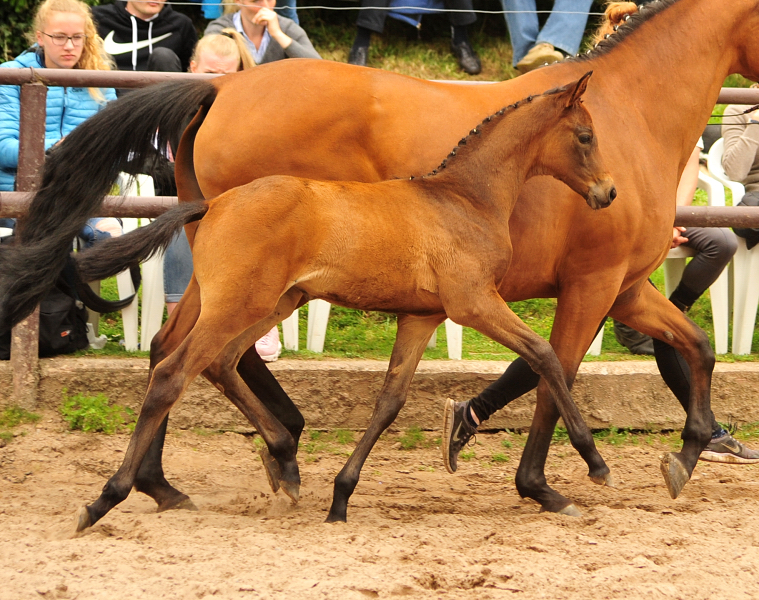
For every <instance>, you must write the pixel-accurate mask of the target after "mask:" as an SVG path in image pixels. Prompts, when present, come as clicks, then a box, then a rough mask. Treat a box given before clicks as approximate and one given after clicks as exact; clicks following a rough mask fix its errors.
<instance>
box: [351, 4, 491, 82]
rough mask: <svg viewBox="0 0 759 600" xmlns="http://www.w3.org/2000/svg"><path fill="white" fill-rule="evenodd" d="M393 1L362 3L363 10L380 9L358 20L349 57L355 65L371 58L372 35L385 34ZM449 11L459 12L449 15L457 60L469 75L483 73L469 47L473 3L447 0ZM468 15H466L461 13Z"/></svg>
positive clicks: (362, 13) (454, 53)
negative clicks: (388, 9)
mask: <svg viewBox="0 0 759 600" xmlns="http://www.w3.org/2000/svg"><path fill="white" fill-rule="evenodd" d="M388 6H390V0H361V8H367V7H371V8H377V9H379V10H362V11H360V12H359V15H358V19H357V20H356V28H357V32H356V39H355V40H354V41H353V47H352V48H351V51H350V54H349V55H348V62H349V63H350V64H352V65H360V66H362V67H365V66H366V59H367V57H368V55H369V40H370V38H371V35H372V32H374V33H382V30H383V29H384V28H385V19H386V18H387V12H388V11H387V10H385V9H387V8H388ZM445 7H446V9H450V10H453V11H456V12H450V13H448V17H449V19H450V22H451V52H453V55H454V56H455V57H456V59H457V60H458V63H459V67H461V69H462V70H463V71H464V72H465V73H468V74H469V75H476V74H477V73H479V72H480V71H481V70H482V65H481V63H480V57H479V56H477V53H476V52H475V51H474V50H473V49H472V46H471V45H470V44H469V34H468V33H467V26H468V25H471V24H472V23H474V22H475V21H476V20H477V17H476V16H475V14H474V12H472V0H445ZM461 11H465V12H461Z"/></svg>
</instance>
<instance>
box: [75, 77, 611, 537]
mask: <svg viewBox="0 0 759 600" xmlns="http://www.w3.org/2000/svg"><path fill="white" fill-rule="evenodd" d="M589 78H590V73H588V74H586V75H584V76H583V77H582V78H581V79H580V80H579V81H577V82H573V83H571V84H569V85H568V86H565V87H563V88H559V89H558V90H556V91H551V92H548V93H546V94H543V95H541V96H537V97H534V98H533V97H529V98H527V99H525V100H523V101H521V102H518V103H516V104H514V105H511V106H509V107H507V108H504V109H502V110H500V111H499V112H498V113H496V114H495V115H493V116H492V117H488V118H487V119H485V121H484V122H483V123H481V124H480V125H478V126H477V127H475V128H474V129H473V130H472V132H471V133H470V135H469V136H467V137H466V138H465V139H464V140H462V141H461V142H460V143H459V145H458V146H457V147H456V148H455V149H454V150H453V151H452V152H451V154H450V155H449V156H448V158H447V159H446V160H445V161H444V162H443V164H442V165H441V166H440V167H438V169H436V170H435V171H433V172H432V173H431V174H429V175H427V176H425V177H420V178H414V179H410V180H409V179H405V180H395V181H384V182H380V183H355V182H321V181H314V180H310V179H303V178H299V177H283V176H270V177H264V178H260V179H257V180H255V181H253V182H252V183H249V184H246V185H243V186H241V187H239V188H233V189H232V190H230V191H227V192H225V193H224V194H222V195H221V196H219V197H217V198H215V199H213V200H211V201H208V202H198V203H195V204H185V205H183V206H179V207H178V208H176V209H174V210H173V211H171V212H169V213H168V214H166V215H163V216H162V217H161V218H160V219H159V220H158V221H157V222H156V223H155V224H154V225H151V226H148V227H144V228H141V229H139V230H137V231H136V232H133V233H131V234H129V235H126V236H122V237H119V238H115V239H113V240H106V241H105V242H103V243H100V244H98V245H97V246H96V247H94V248H93V249H92V250H90V251H88V252H84V253H82V254H80V255H78V256H77V264H78V269H79V272H80V273H81V274H83V275H86V276H88V277H89V278H91V279H101V278H103V277H107V276H112V275H115V274H116V273H118V272H119V271H120V270H121V269H122V268H123V264H124V261H128V262H140V261H142V260H145V259H146V258H147V257H148V256H149V254H150V253H152V252H154V251H155V250H156V249H157V248H159V247H161V246H162V245H163V246H166V245H168V244H169V243H170V242H171V241H172V239H173V238H174V237H175V235H176V233H177V231H178V230H179V229H180V228H181V227H183V226H184V225H185V224H186V223H188V222H191V221H195V220H197V219H199V218H202V220H201V221H200V224H199V226H198V229H197V232H196V234H195V244H194V267H195V276H196V278H197V281H198V284H199V287H200V291H201V296H202V298H203V309H202V311H201V314H200V317H199V318H198V320H197V322H196V323H195V326H194V327H193V329H192V331H191V332H190V333H189V335H188V336H187V337H186V338H185V340H184V341H183V342H182V344H181V345H180V346H179V348H177V349H176V350H175V351H174V352H173V353H172V354H171V355H169V356H168V357H167V358H166V359H165V360H163V361H162V362H161V363H160V364H159V365H157V366H156V368H155V370H154V371H153V375H152V380H151V383H150V386H149V388H148V392H147V395H146V397H145V402H144V403H143V409H142V412H141V414H140V418H139V420H138V422H137V426H136V427H135V431H134V435H133V436H132V439H131V441H130V443H129V449H128V450H127V453H126V458H125V460H124V463H123V464H122V466H121V468H120V469H119V470H118V472H117V473H116V474H115V475H114V476H113V477H112V478H111V479H110V480H109V481H108V483H107V484H106V485H105V487H104V488H103V493H102V494H101V496H100V497H99V498H98V499H97V500H96V501H95V502H94V503H93V504H91V505H89V506H87V507H85V508H84V509H83V510H82V511H81V512H80V517H81V519H80V520H79V521H78V524H77V527H78V530H83V529H85V528H86V527H88V526H91V525H92V524H94V523H95V522H97V521H98V520H99V519H100V518H101V517H102V516H103V515H105V514H106V513H107V512H108V511H109V510H110V509H111V508H113V506H115V505H116V504H118V503H119V502H121V501H122V500H124V499H125V498H126V497H127V495H128V494H129V492H130V490H131V489H132V487H133V486H134V483H135V478H136V475H137V471H138V469H139V467H140V465H141V463H142V460H143V458H144V456H145V453H146V452H147V450H148V447H149V446H150V444H151V441H152V440H153V437H154V436H155V434H156V431H157V430H158V428H159V427H160V425H161V422H162V421H163V419H164V417H165V416H166V415H167V414H168V412H169V410H170V409H171V407H172V406H173V404H174V402H176V401H177V400H178V399H179V396H180V395H181V394H182V392H183V391H184V390H185V389H186V387H187V386H188V385H189V384H190V383H191V382H192V381H193V380H194V379H195V377H197V375H199V374H200V373H201V371H210V372H213V373H216V376H215V377H214V379H215V380H216V381H217V382H218V383H219V384H220V385H221V387H222V388H223V389H224V390H225V393H227V395H229V396H230V397H231V398H233V399H234V400H235V403H236V404H237V406H239V407H240V408H241V410H242V411H243V412H244V414H245V415H246V416H247V417H248V418H249V419H250V421H251V422H252V423H253V424H254V426H255V427H256V429H257V430H258V432H259V433H260V434H261V435H262V436H263V438H264V440H265V441H266V444H267V446H268V447H269V449H270V450H271V456H273V457H274V459H275V462H274V463H273V464H272V465H270V466H274V465H276V466H279V468H274V469H272V470H271V471H269V477H270V479H271V480H272V481H273V482H274V484H275V486H281V489H283V490H284V491H285V493H287V494H288V495H289V496H290V498H291V499H292V500H293V501H294V502H297V500H298V497H299V493H300V476H299V472H298V467H297V463H296V461H295V455H296V451H297V447H296V446H295V444H294V440H293V438H292V436H291V435H290V433H289V432H288V431H287V429H285V428H284V427H283V426H282V425H281V424H280V423H279V421H277V420H276V418H274V417H273V415H272V414H271V413H270V412H269V411H268V410H267V409H266V408H265V407H264V406H263V405H262V404H261V402H260V401H259V400H258V399H257V398H256V397H255V396H254V395H253V394H252V393H251V392H250V390H249V389H248V388H247V386H245V384H244V382H243V381H242V379H240V376H239V375H238V374H237V371H236V366H237V361H238V360H239V357H240V356H241V355H242V354H243V353H244V352H245V351H246V350H247V349H248V348H249V347H250V345H251V344H253V343H254V342H255V341H256V340H257V339H258V338H260V337H261V336H262V335H263V334H264V333H266V331H268V330H269V329H271V327H272V326H273V325H275V324H276V323H278V322H279V321H280V320H281V319H282V318H283V316H285V315H289V314H290V313H291V312H292V311H293V310H294V308H295V307H296V306H299V305H301V304H302V303H303V302H304V300H305V299H311V298H323V299H328V300H329V301H330V302H333V303H337V304H340V305H342V306H346V307H349V308H358V309H361V310H382V311H386V312H393V313H398V333H397V336H396V342H395V345H394V347H393V355H392V357H391V360H390V366H389V368H388V372H387V376H386V378H385V383H384V385H383V388H382V390H381V391H380V394H379V396H378V400H377V406H376V408H375V411H374V413H373V414H372V418H371V421H370V423H369V426H368V427H367V430H366V433H365V434H364V436H363V437H362V438H361V441H360V442H359V444H358V446H357V447H356V449H355V450H354V452H353V453H352V454H351V456H350V458H349V459H348V462H347V463H346V465H345V466H344V468H343V469H342V470H341V471H340V474H339V475H338V476H337V478H336V480H335V493H334V498H333V502H332V508H331V510H330V512H329V515H328V517H327V521H345V520H346V518H347V505H348V499H349V498H350V496H351V494H352V493H353V490H354V488H355V487H356V484H357V483H358V479H359V475H360V471H361V467H362V466H363V464H364V462H365V460H366V457H367V456H368V454H369V452H370V451H371V449H372V447H373V446H374V444H375V442H376V441H377V439H379V436H380V435H381V434H382V433H383V432H384V431H385V429H387V427H388V426H389V425H390V424H391V423H392V422H393V421H394V420H395V417H396V416H397V414H398V411H400V409H401V407H402V406H403V404H404V403H405V400H406V395H407V393H408V387H409V385H410V383H411V378H412V377H413V374H414V371H415V370H416V366H417V364H418V362H419V359H420V358H421V356H422V353H423V352H424V349H425V348H426V346H427V343H428V342H429V339H430V337H431V335H432V333H433V332H434V331H435V329H436V328H437V327H438V325H440V324H441V323H442V322H443V321H444V320H445V318H446V315H447V316H449V317H451V318H452V319H454V320H455V321H456V322H458V323H461V324H463V325H466V326H468V327H473V328H474V329H477V330H478V331H480V332H482V333H483V334H485V335H488V336H489V337H491V338H492V339H494V340H496V341H498V342H500V343H501V344H504V345H505V346H507V347H509V348H511V349H513V350H515V351H516V352H518V353H519V354H520V355H521V356H524V357H525V359H526V360H527V361H528V362H529V364H530V365H531V366H532V367H533V368H534V369H535V371H536V372H538V373H540V374H541V375H542V376H543V378H544V379H545V381H546V382H547V385H548V387H549V388H550V389H551V392H552V394H553V396H554V398H555V400H556V404H557V406H558V407H559V410H560V412H561V415H562V417H563V418H564V420H565V422H567V424H568V429H569V430H570V431H571V434H570V435H571V437H572V440H573V443H574V444H575V447H576V448H577V449H578V450H579V452H580V454H581V455H582V456H583V457H584V458H585V459H586V461H587V462H588V464H589V465H591V469H590V473H589V475H590V477H591V479H592V480H593V481H595V482H596V483H600V484H605V483H608V482H609V479H608V476H609V468H608V467H607V466H606V464H605V463H604V461H603V459H602V458H601V456H600V455H599V454H598V451H597V450H596V448H595V446H594V443H593V436H592V435H591V433H590V430H589V429H588V428H587V426H586V425H585V423H584V421H583V420H582V417H581V416H580V413H579V411H578V410H577V407H576V406H575V404H574V403H573V402H572V399H571V396H570V394H569V390H568V389H567V385H566V382H565V381H564V374H563V371H562V368H561V365H560V364H559V361H558V359H557V358H556V355H555V354H554V352H553V350H552V349H551V345H550V344H549V343H548V342H547V341H545V340H543V339H542V338H541V337H540V336H539V335H537V334H536V333H534V332H533V331H532V330H531V329H530V328H529V327H527V326H526V325H525V324H524V323H522V321H520V320H519V318H518V317H517V316H516V315H515V314H514V313H513V312H512V311H511V310H510V309H509V307H508V305H507V304H506V302H504V300H503V299H502V298H501V297H500V296H499V295H498V285H499V284H500V283H501V282H502V281H503V280H504V279H506V278H508V276H509V275H508V271H509V265H510V262H511V254H512V250H511V240H510V237H509V225H508V221H509V216H510V214H511V212H512V210H513V208H514V203H515V202H516V200H517V197H518V194H519V190H520V189H521V188H522V186H523V184H524V182H525V180H526V179H527V178H530V177H533V176H537V175H551V176H553V177H556V178H558V179H560V180H561V181H563V182H564V183H565V184H567V185H568V186H569V187H570V188H571V189H573V190H574V191H575V192H577V193H578V194H580V195H581V196H582V197H584V198H585V199H586V201H587V204H588V205H589V206H590V207H591V208H593V209H600V208H604V207H607V206H609V205H610V204H611V202H612V200H613V199H614V198H615V196H616V190H615V189H614V184H613V182H612V181H611V179H610V178H609V176H608V174H607V173H606V172H605V170H604V168H603V164H602V163H601V161H600V160H599V153H598V144H597V141H596V139H595V136H594V132H593V125H592V121H591V118H590V115H589V114H588V111H587V110H585V108H584V107H583V106H582V104H581V97H582V94H583V92H584V91H585V89H586V86H587V83H588V79H589ZM577 199H578V200H579V197H578V198H577ZM182 308H183V307H182V306H179V307H178V308H177V310H182Z"/></svg>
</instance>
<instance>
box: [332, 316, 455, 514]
mask: <svg viewBox="0 0 759 600" xmlns="http://www.w3.org/2000/svg"><path fill="white" fill-rule="evenodd" d="M444 320H445V315H444V314H442V315H431V316H426V317H416V316H410V315H398V333H397V334H396V337H395V344H394V345H393V354H392V356H391V357H390V365H389V366H388V370H387V374H386V375H385V383H384V384H383V386H382V390H381V391H380V393H379V396H378V397H377V402H376V403H375V405H374V412H373V413H372V418H371V420H370V422H369V426H368V427H367V428H366V433H364V435H363V437H362V438H361V440H360V441H359V443H358V444H357V445H356V449H355V450H354V451H353V454H351V457H350V458H349V459H348V462H346V463H345V466H344V467H343V468H342V470H341V471H340V473H338V474H337V477H335V490H334V495H333V498H332V506H331V507H330V509H329V514H328V515H327V523H333V522H335V521H346V520H347V513H348V500H349V499H350V497H351V495H352V494H353V490H354V489H356V485H358V479H359V475H360V474H361V468H362V467H363V466H364V462H365V461H366V458H367V457H368V456H369V452H371V450H372V448H373V447H374V444H375V443H376V442H377V440H378V439H379V436H380V435H381V434H382V432H383V431H385V429H387V428H388V427H389V426H390V424H391V423H392V422H393V421H394V420H395V417H397V416H398V413H399V412H400V410H401V408H403V405H404V404H405V402H406V395H407V394H408V388H409V386H410V385H411V379H412V378H413V376H414V371H415V370H416V366H417V365H418V364H419V360H420V359H421V358H422V355H423V354H424V349H425V348H426V347H427V343H428V342H429V340H430V338H431V337H432V333H433V332H434V331H435V328H437V326H438V325H440V323H442V322H443V321H444Z"/></svg>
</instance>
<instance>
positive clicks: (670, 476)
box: [661, 452, 690, 500]
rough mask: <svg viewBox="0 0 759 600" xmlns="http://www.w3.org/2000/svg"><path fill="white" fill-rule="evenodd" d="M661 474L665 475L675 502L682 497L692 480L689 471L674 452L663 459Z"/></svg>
mask: <svg viewBox="0 0 759 600" xmlns="http://www.w3.org/2000/svg"><path fill="white" fill-rule="evenodd" d="M661 474H662V475H664V481H665V482H666V483H667V489H668V490H669V495H670V496H671V497H672V499H673V500H674V499H675V498H677V497H678V496H679V495H680V492H682V491H683V488H684V487H685V484H686V483H688V481H689V480H690V475H689V474H688V470H687V469H686V468H685V466H684V465H683V463H682V462H681V461H680V459H679V458H678V457H677V456H676V455H675V454H674V453H673V452H670V453H668V454H665V455H664V456H662V457H661Z"/></svg>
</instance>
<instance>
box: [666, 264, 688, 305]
mask: <svg viewBox="0 0 759 600" xmlns="http://www.w3.org/2000/svg"><path fill="white" fill-rule="evenodd" d="M683 271H685V259H684V258H667V259H665V260H664V295H665V296H666V297H667V298H669V297H670V295H671V294H672V292H674V291H675V289H676V288H677V285H678V284H679V283H680V280H681V279H682V278H683Z"/></svg>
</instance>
